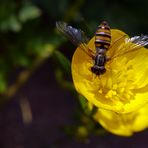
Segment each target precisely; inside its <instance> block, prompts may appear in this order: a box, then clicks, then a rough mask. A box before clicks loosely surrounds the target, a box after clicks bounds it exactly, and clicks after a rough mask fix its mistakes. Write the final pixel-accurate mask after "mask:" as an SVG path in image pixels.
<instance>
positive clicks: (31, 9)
mask: <svg viewBox="0 0 148 148" xmlns="http://www.w3.org/2000/svg"><path fill="white" fill-rule="evenodd" d="M40 15H41V11H40V9H39V8H37V7H36V6H34V5H32V4H26V5H25V6H24V7H23V8H22V9H21V10H20V12H19V19H20V21H21V22H26V21H28V20H30V19H34V18H37V17H39V16H40Z"/></svg>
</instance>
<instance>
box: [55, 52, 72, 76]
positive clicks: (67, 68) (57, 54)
mask: <svg viewBox="0 0 148 148" xmlns="http://www.w3.org/2000/svg"><path fill="white" fill-rule="evenodd" d="M54 56H55V58H56V59H57V60H58V62H59V63H60V65H61V66H62V68H63V69H64V70H65V71H66V72H67V73H68V74H70V73H71V63H70V61H69V60H68V58H66V56H64V54H62V53H61V52H60V51H58V50H56V51H55V52H54Z"/></svg>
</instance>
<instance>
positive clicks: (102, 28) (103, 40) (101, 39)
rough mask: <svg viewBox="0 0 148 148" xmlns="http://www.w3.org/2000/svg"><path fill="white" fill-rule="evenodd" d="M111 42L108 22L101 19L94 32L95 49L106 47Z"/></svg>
mask: <svg viewBox="0 0 148 148" xmlns="http://www.w3.org/2000/svg"><path fill="white" fill-rule="evenodd" d="M110 43H111V31H110V27H109V26H108V23H107V22H105V21H103V22H102V23H101V24H100V25H99V26H98V28H97V30H96V33H95V46H96V49H97V50H99V49H106V50H107V49H108V48H109V46H110Z"/></svg>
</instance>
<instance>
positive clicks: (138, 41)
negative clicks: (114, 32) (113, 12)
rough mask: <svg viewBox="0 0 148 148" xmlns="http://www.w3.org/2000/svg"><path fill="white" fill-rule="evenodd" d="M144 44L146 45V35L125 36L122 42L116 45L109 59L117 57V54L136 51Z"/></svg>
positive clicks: (147, 38)
mask: <svg viewBox="0 0 148 148" xmlns="http://www.w3.org/2000/svg"><path fill="white" fill-rule="evenodd" d="M146 45H148V36H147V35H141V36H134V37H132V38H126V37H125V39H124V42H123V43H122V44H121V45H120V46H119V47H118V49H117V50H115V51H116V53H114V54H112V55H111V59H112V60H113V59H114V58H117V57H119V56H123V55H125V54H127V53H130V52H133V51H137V50H139V49H140V48H142V47H144V46H146ZM113 46H114V45H113ZM112 48H114V47H112Z"/></svg>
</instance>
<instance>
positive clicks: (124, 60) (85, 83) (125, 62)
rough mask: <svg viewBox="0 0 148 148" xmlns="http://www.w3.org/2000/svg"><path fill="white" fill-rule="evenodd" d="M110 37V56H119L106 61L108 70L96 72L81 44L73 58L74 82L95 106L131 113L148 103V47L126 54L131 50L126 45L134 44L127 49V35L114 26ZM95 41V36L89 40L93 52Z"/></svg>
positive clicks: (77, 88)
mask: <svg viewBox="0 0 148 148" xmlns="http://www.w3.org/2000/svg"><path fill="white" fill-rule="evenodd" d="M124 35H125V36H124ZM111 36H112V42H111V48H110V49H109V50H108V52H107V55H108V56H109V57H112V56H116V58H114V59H113V60H110V61H108V62H107V63H106V65H105V67H106V69H107V70H106V72H105V73H104V74H103V75H100V76H96V75H95V74H93V73H92V72H91V70H90V69H91V67H92V66H93V62H94V60H92V58H91V57H90V56H88V55H87V54H85V52H84V51H83V50H82V49H81V48H80V47H78V48H77V49H76V51H75V53H74V55H73V59H72V77H73V82H74V85H75V88H76V90H77V91H78V92H79V93H80V94H82V95H83V96H84V97H85V98H86V99H87V100H88V101H90V102H91V103H92V104H93V105H95V106H97V107H99V108H102V109H107V110H112V111H115V112H117V113H129V112H132V111H135V110H137V109H139V108H140V107H141V106H143V105H144V104H146V103H147V102H148V76H147V75H148V50H147V49H146V48H144V47H142V48H140V49H139V50H135V51H133V52H127V53H126V54H123V53H124V52H125V51H126V50H128V48H127V46H130V45H131V44H132V45H133V44H134V43H132V42H129V43H128V44H126V48H125V39H126V38H127V37H128V36H127V35H126V34H125V33H124V32H122V31H120V30H116V29H111ZM123 36H124V37H123ZM121 37H122V38H121ZM119 38H121V39H119ZM118 39H119V40H118ZM94 40H95V38H94V37H93V38H92V39H91V40H90V41H89V43H88V47H89V48H90V49H92V50H93V51H95V45H94ZM117 40H118V41H117ZM117 54H120V56H117ZM122 54H123V55H122Z"/></svg>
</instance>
